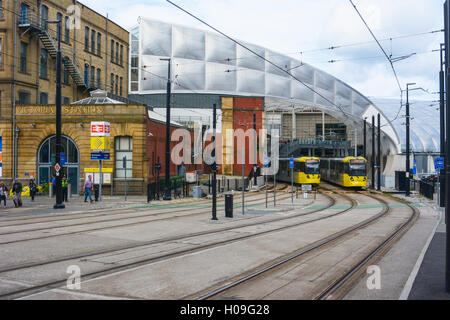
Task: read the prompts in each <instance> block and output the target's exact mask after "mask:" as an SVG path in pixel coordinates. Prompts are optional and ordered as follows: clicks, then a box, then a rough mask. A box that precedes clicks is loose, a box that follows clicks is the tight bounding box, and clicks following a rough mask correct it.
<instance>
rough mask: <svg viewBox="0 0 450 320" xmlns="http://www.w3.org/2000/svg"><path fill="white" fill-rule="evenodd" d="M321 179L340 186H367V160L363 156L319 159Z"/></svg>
mask: <svg viewBox="0 0 450 320" xmlns="http://www.w3.org/2000/svg"><path fill="white" fill-rule="evenodd" d="M320 173H321V175H322V179H323V180H325V181H328V182H332V183H335V184H338V185H340V186H342V187H349V188H363V187H367V160H366V159H365V158H363V157H346V158H339V159H325V158H321V159H320Z"/></svg>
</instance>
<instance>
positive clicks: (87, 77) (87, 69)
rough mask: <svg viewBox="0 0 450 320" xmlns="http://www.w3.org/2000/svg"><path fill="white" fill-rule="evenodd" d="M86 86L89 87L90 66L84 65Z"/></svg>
mask: <svg viewBox="0 0 450 320" xmlns="http://www.w3.org/2000/svg"><path fill="white" fill-rule="evenodd" d="M84 84H85V85H86V87H89V65H88V64H85V65H84Z"/></svg>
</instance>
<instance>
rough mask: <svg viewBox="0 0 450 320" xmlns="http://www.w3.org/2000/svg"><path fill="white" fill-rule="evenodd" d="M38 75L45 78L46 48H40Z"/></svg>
mask: <svg viewBox="0 0 450 320" xmlns="http://www.w3.org/2000/svg"><path fill="white" fill-rule="evenodd" d="M40 77H41V78H42V79H47V50H45V49H41V70H40Z"/></svg>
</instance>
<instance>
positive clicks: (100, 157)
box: [91, 152, 110, 160]
mask: <svg viewBox="0 0 450 320" xmlns="http://www.w3.org/2000/svg"><path fill="white" fill-rule="evenodd" d="M109 159H110V154H109V153H103V152H95V153H94V152H91V160H109Z"/></svg>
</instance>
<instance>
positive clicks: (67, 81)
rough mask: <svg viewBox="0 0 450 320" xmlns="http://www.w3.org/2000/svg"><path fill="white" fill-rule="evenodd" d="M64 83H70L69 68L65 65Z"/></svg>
mask: <svg viewBox="0 0 450 320" xmlns="http://www.w3.org/2000/svg"><path fill="white" fill-rule="evenodd" d="M63 83H64V84H69V70H67V68H66V67H64V74H63Z"/></svg>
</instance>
